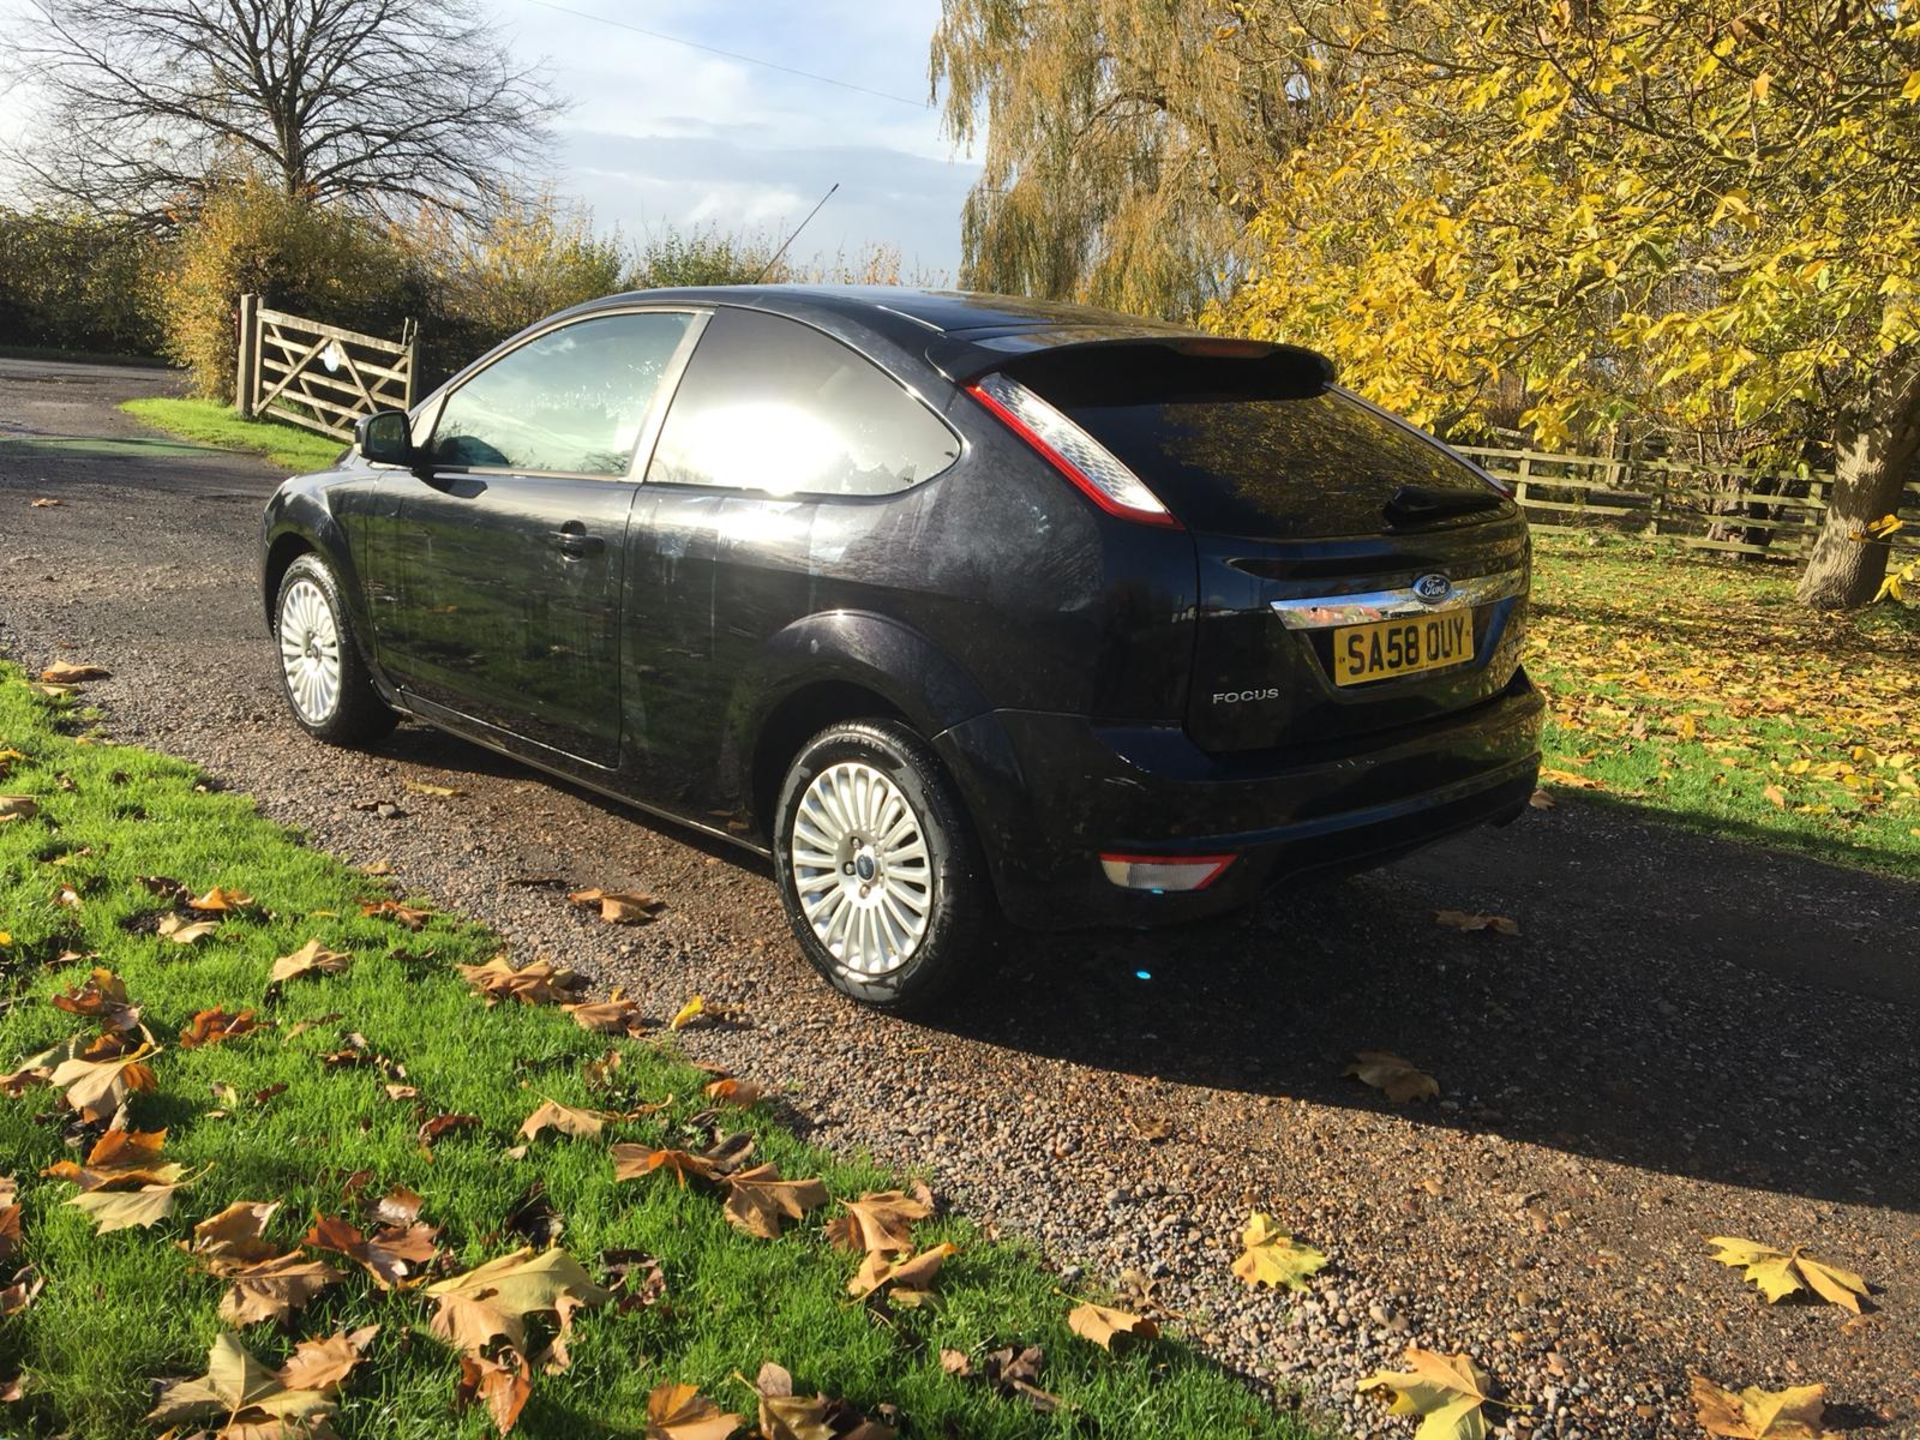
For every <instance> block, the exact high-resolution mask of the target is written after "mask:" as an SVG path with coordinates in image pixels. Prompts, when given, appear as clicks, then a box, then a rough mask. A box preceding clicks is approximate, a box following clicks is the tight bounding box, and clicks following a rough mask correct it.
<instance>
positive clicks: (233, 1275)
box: [220, 1250, 341, 1325]
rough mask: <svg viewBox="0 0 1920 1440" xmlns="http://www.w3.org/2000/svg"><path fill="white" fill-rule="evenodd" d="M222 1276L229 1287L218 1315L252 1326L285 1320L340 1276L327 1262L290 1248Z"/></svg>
mask: <svg viewBox="0 0 1920 1440" xmlns="http://www.w3.org/2000/svg"><path fill="white" fill-rule="evenodd" d="M222 1278H223V1279H225V1280H227V1281H228V1282H229V1288H228V1290H227V1293H226V1294H225V1295H224V1296H222V1297H221V1300H220V1318H221V1319H222V1320H225V1321H226V1322H227V1323H228V1324H230V1325H252V1324H256V1323H258V1322H259V1321H262V1320H286V1319H287V1318H288V1317H289V1316H291V1315H292V1314H293V1312H294V1311H296V1310H298V1309H300V1308H301V1307H302V1306H304V1305H305V1304H306V1303H307V1302H308V1301H309V1300H311V1299H313V1297H314V1296H316V1295H318V1294H319V1293H320V1292H321V1291H322V1290H324V1289H326V1288H327V1287H328V1286H329V1285H332V1284H335V1283H337V1282H338V1281H339V1280H340V1278H341V1276H340V1272H339V1271H338V1270H336V1269H334V1268H333V1267H332V1266H331V1265H329V1264H327V1262H326V1261H324V1260H309V1259H308V1258H307V1257H306V1256H305V1255H303V1254H301V1253H300V1252H299V1251H298V1250H293V1251H289V1252H288V1253H287V1254H285V1255H276V1256H274V1257H273V1258H272V1259H269V1260H260V1261H257V1262H255V1263H254V1264H252V1265H244V1266H241V1267H239V1268H238V1269H229V1270H226V1271H225V1273H224V1274H223V1276H222Z"/></svg>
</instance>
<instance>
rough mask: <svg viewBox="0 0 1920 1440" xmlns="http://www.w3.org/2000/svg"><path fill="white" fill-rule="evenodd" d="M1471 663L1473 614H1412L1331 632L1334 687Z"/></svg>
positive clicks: (1456, 612)
mask: <svg viewBox="0 0 1920 1440" xmlns="http://www.w3.org/2000/svg"><path fill="white" fill-rule="evenodd" d="M1472 658H1473V612H1472V611H1471V610H1449V611H1447V612H1446V613H1445V614H1441V615H1409V616H1407V617H1406V618H1405V619H1403V620H1377V621H1375V622H1374V623H1373V624H1371V625H1346V626H1342V627H1341V628H1340V629H1338V630H1336V631H1334V632H1333V683H1334V684H1336V685H1364V684H1366V683H1367V682H1368V681H1369V680H1385V679H1388V678H1390V677H1392V676H1395V675H1412V674H1416V673H1417V672H1419V671H1421V670H1442V669H1445V668H1446V667H1447V666H1449V665H1459V664H1462V663H1464V662H1465V661H1468V660H1471V659H1472Z"/></svg>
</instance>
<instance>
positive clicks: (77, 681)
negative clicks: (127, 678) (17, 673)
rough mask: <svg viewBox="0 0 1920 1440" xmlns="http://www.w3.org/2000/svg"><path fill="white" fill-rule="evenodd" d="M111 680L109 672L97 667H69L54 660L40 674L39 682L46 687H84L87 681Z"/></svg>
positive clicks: (64, 662)
mask: <svg viewBox="0 0 1920 1440" xmlns="http://www.w3.org/2000/svg"><path fill="white" fill-rule="evenodd" d="M112 678H113V675H112V672H111V671H108V670H102V669H101V668H100V667H99V666H98V665H70V664H68V663H67V662H66V661H64V660H56V661H54V663H53V664H51V665H49V666H47V668H46V669H44V670H42V671H41V672H40V680H41V682H42V683H43V684H47V685H84V684H86V683H87V681H89V680H110V679H112Z"/></svg>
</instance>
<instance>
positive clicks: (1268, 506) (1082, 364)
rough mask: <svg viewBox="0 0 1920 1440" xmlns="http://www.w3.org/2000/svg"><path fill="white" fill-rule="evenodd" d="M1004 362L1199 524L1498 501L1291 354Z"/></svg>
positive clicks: (1292, 524) (1383, 516) (1285, 534)
mask: <svg viewBox="0 0 1920 1440" xmlns="http://www.w3.org/2000/svg"><path fill="white" fill-rule="evenodd" d="M1101 350H1104V351H1105V353H1098V352H1099V351H1101ZM1009 373H1010V374H1012V375H1013V376H1014V377H1015V378H1016V379H1019V380H1020V381H1021V382H1022V383H1023V384H1026V385H1028V386H1029V387H1031V388H1032V389H1033V390H1034V391H1035V392H1036V393H1037V394H1039V395H1041V396H1042V397H1044V398H1045V399H1046V400H1047V401H1048V402H1049V403H1051V404H1052V405H1054V406H1056V407H1057V408H1058V409H1060V410H1062V411H1064V412H1065V413H1066V414H1067V415H1070V416H1071V417H1072V418H1073V420H1074V421H1075V423H1077V424H1078V425H1080V426H1081V428H1083V429H1084V430H1086V431H1087V432H1088V433H1089V434H1090V435H1092V436H1093V437H1094V438H1095V439H1096V440H1098V441H1099V442H1100V443H1101V444H1102V445H1104V446H1106V448H1107V449H1109V450H1111V451H1112V452H1113V453H1114V454H1115V455H1116V456H1118V457H1119V458H1120V459H1121V460H1122V461H1124V462H1125V463H1126V464H1127V466H1128V467H1129V468H1130V469H1131V470H1132V471H1133V472H1134V473H1135V474H1136V475H1138V476H1139V477H1140V478H1141V479H1142V480H1144V481H1145V482H1146V483H1147V484H1148V485H1149V486H1151V487H1152V489H1153V492H1154V493H1155V494H1156V495H1158V496H1159V497H1160V499H1161V500H1162V501H1163V502H1164V503H1165V504H1166V506H1167V508H1168V509H1169V510H1171V511H1172V512H1173V513H1174V514H1175V515H1176V516H1178V517H1179V519H1180V521H1181V523H1182V524H1184V525H1186V526H1187V527H1188V528H1189V529H1191V530H1195V531H1199V532H1202V533H1207V534H1218V535H1243V536H1248V537H1252V538H1262V539H1291V538H1306V537H1315V536H1321V537H1324V536H1335V535H1368V534H1374V533H1377V532H1379V531H1380V530H1382V529H1385V528H1387V527H1388V526H1389V525H1390V524H1391V523H1393V522H1394V521H1395V520H1396V518H1399V519H1404V518H1405V516H1404V514H1398V515H1397V514H1396V512H1395V511H1393V510H1392V509H1390V507H1391V506H1392V503H1393V502H1394V499H1395V496H1396V495H1402V496H1403V498H1404V497H1405V496H1406V495H1407V494H1409V493H1411V494H1413V495H1415V496H1418V497H1420V499H1421V501H1422V503H1424V504H1427V505H1431V506H1433V507H1435V509H1436V510H1439V511H1444V510H1450V509H1469V510H1470V509H1475V508H1481V507H1482V505H1483V504H1484V506H1485V508H1489V509H1491V508H1496V507H1498V506H1499V496H1498V494H1497V493H1496V492H1494V491H1493V490H1492V489H1491V487H1489V486H1488V485H1487V483H1486V481H1485V480H1483V479H1482V478H1481V477H1480V475H1479V474H1478V473H1477V472H1476V471H1475V470H1473V469H1472V468H1471V467H1470V466H1468V465H1466V464H1464V463H1463V462H1461V461H1459V460H1457V459H1455V458H1453V457H1452V456H1450V455H1448V454H1447V452H1446V451H1445V450H1443V449H1441V448H1440V447H1439V446H1437V445H1435V444H1434V443H1432V442H1431V441H1429V440H1427V439H1425V438H1424V437H1422V436H1421V435H1419V434H1417V433H1415V432H1414V431H1411V430H1409V429H1407V428H1406V427H1405V426H1404V425H1401V424H1399V423H1398V422H1397V421H1395V420H1393V419H1391V418H1390V417H1388V416H1386V415H1383V414H1381V413H1380V412H1378V411H1376V410H1374V409H1373V408H1372V407H1370V406H1368V405H1366V404H1364V403H1362V402H1361V401H1359V400H1357V399H1355V398H1354V397H1353V396H1351V395H1349V394H1347V393H1346V392H1344V391H1341V390H1338V389H1334V388H1329V387H1328V386H1327V385H1326V383H1325V379H1324V375H1323V374H1320V373H1317V372H1316V373H1312V374H1309V373H1308V372H1307V370H1306V369H1305V368H1304V367H1303V366H1302V365H1301V364H1300V363H1299V362H1297V361H1296V362H1294V363H1293V364H1292V365H1291V366H1289V365H1285V364H1281V363H1264V364H1263V363H1261V362H1258V361H1249V360H1246V359H1236V358H1212V357H1209V358H1200V357H1190V356H1182V355H1173V354H1171V353H1170V352H1168V351H1167V350H1165V349H1164V348H1162V347H1153V346H1139V347H1134V346H1116V347H1112V348H1111V349H1107V348H1106V347H1089V348H1088V349H1086V350H1081V351H1078V352H1075V351H1056V352H1053V353H1052V354H1050V355H1038V356H1034V357H1032V358H1031V359H1030V360H1028V361H1027V362H1026V363H1024V364H1021V365H1019V366H1017V367H1009ZM1456 495H1457V496H1458V497H1459V503H1458V504H1457V506H1456V505H1450V504H1449V503H1448V501H1449V497H1450V496H1456Z"/></svg>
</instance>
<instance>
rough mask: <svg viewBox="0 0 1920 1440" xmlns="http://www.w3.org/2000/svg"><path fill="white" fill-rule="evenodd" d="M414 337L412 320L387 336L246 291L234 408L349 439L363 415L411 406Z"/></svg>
mask: <svg viewBox="0 0 1920 1440" xmlns="http://www.w3.org/2000/svg"><path fill="white" fill-rule="evenodd" d="M414 340H415V328H414V324H413V322H412V321H411V320H409V321H408V322H407V323H406V325H405V327H404V328H403V330H402V332H401V335H400V338H399V339H398V340H382V339H381V338H380V337H379V336H377V335H362V334H360V333H359V332H358V331H355V330H343V329H341V328H340V327H339V326H338V325H325V324H322V323H321V322H320V321H318V320H308V319H306V318H305V317H303V316H300V315H288V314H286V313H285V312H284V311H280V310H269V309H267V308H266V307H265V306H263V305H262V304H261V303H260V297H259V296H258V295H243V296H242V297H241V298H240V350H239V365H238V366H237V367H236V368H237V370H238V376H237V378H236V382H235V386H234V406H235V408H236V409H238V410H239V412H240V413H241V414H242V415H245V416H248V417H249V418H251V417H252V416H255V415H271V416H273V417H274V418H276V419H280V420H288V421H291V422H292V423H293V424H295V425H304V426H306V428H307V429H309V430H318V431H320V432H321V433H322V434H325V435H332V436H336V437H337V438H339V439H341V440H351V439H352V438H353V425H354V422H355V421H356V420H358V419H360V418H361V417H362V416H363V415H371V414H372V413H373V412H374V411H376V410H405V409H407V408H409V407H410V406H411V405H412V404H413V372H414Z"/></svg>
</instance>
